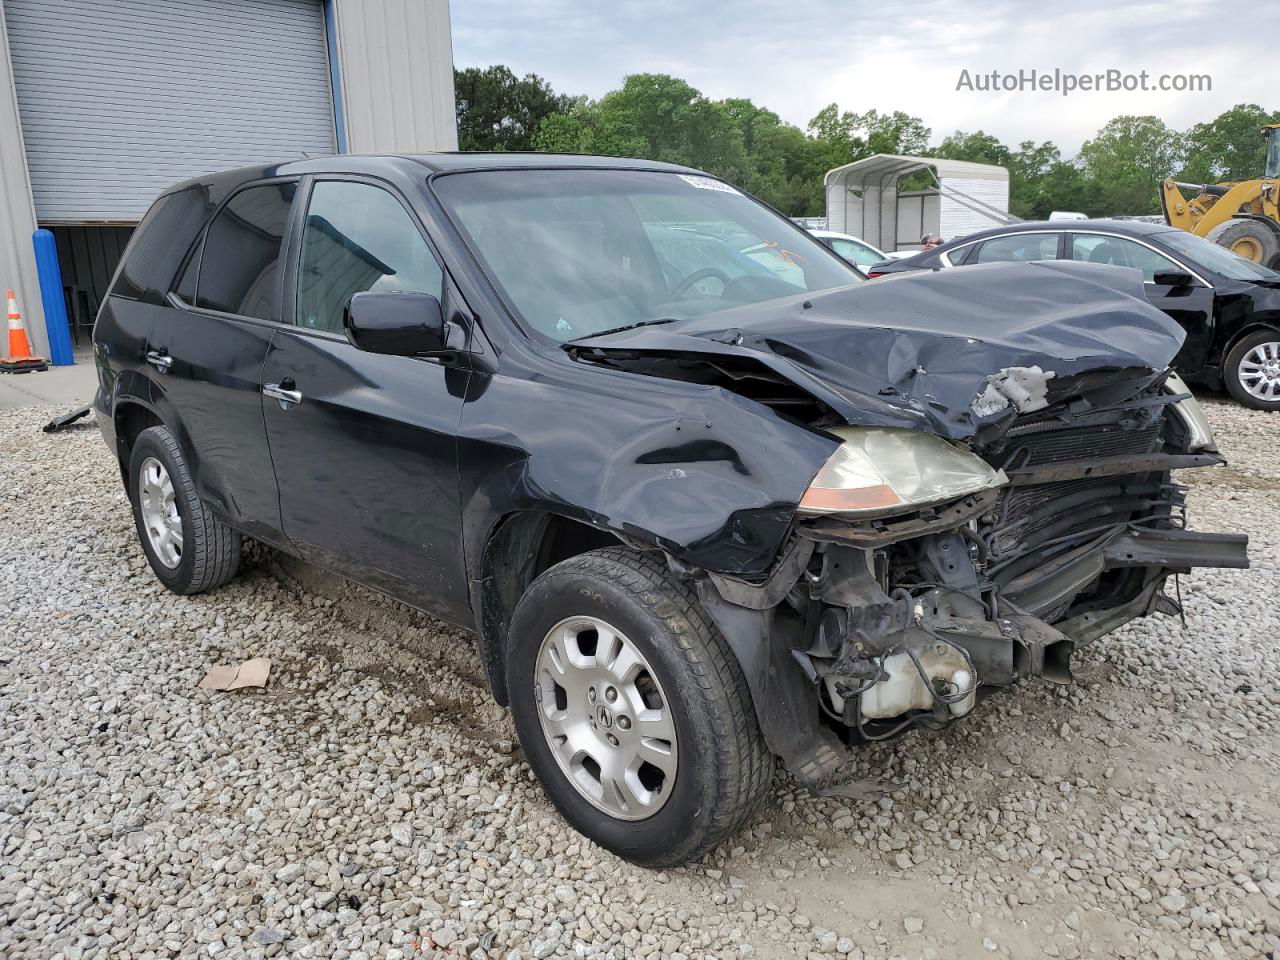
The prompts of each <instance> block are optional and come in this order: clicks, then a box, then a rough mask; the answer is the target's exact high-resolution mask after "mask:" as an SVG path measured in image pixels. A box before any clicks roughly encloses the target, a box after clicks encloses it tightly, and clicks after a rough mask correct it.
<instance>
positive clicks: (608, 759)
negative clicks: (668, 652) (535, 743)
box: [534, 616, 677, 820]
mask: <svg viewBox="0 0 1280 960" xmlns="http://www.w3.org/2000/svg"><path fill="white" fill-rule="evenodd" d="M534 699H535V700H536V702H537V704H538V717H539V719H540V720H541V722H542V732H543V735H544V736H545V737H546V739H547V744H548V745H549V746H550V748H551V752H552V754H553V755H554V756H555V758H556V762H557V763H558V764H559V766H560V769H561V771H562V772H563V773H564V774H565V776H566V777H567V778H568V780H569V782H570V783H571V784H573V786H574V789H576V790H577V791H578V793H579V794H581V795H582V796H583V797H584V798H585V799H586V800H587V801H588V802H590V803H591V804H592V805H593V806H595V807H596V808H597V809H599V810H602V811H604V812H605V813H607V814H609V816H611V817H616V818H617V819H619V820H642V819H644V818H646V817H650V816H653V814H655V813H657V812H658V811H659V810H660V809H661V808H662V806H663V805H664V804H665V803H666V802H667V800H668V799H669V798H670V796H671V792H672V789H673V787H674V786H675V779H676V766H677V755H676V754H677V750H676V729H675V721H674V718H673V716H672V711H671V706H670V703H669V702H668V700H667V697H666V694H665V693H664V692H663V690H662V685H661V684H660V683H659V682H658V678H657V676H656V675H655V673H654V671H653V669H652V667H650V665H649V662H648V660H646V659H645V657H644V655H643V654H642V653H641V652H640V650H639V649H638V648H637V647H636V645H635V644H634V643H632V642H631V641H630V640H629V639H628V638H627V637H626V636H624V635H623V634H622V633H621V632H620V631H618V630H617V629H615V628H614V627H612V626H610V625H609V624H607V623H605V622H604V621H603V620H599V619H597V618H595V617H586V616H584V617H571V618H569V619H567V620H562V621H560V623H558V624H556V625H555V626H554V627H552V628H551V630H550V631H548V633H547V635H546V636H545V637H544V638H543V640H542V646H541V647H540V648H539V650H538V659H537V674H536V676H535V677H534Z"/></svg>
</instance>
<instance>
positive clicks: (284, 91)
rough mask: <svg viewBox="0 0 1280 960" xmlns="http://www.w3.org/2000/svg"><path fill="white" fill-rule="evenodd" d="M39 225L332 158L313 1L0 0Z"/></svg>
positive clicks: (130, 213) (122, 211) (319, 18)
mask: <svg viewBox="0 0 1280 960" xmlns="http://www.w3.org/2000/svg"><path fill="white" fill-rule="evenodd" d="M3 2H4V11H5V18H6V20H7V22H8V35H9V49H10V54H11V57H12V61H13V75H14V86H15V87H16V89H17V95H18V110H19V112H20V114H21V117H22V133H23V139H24V141H25V146H26V152H27V164H28V168H29V169H30V173H31V187H32V192H33V194H34V196H35V206H36V217H37V219H38V220H40V221H41V222H42V223H85V222H94V221H98V222H101V221H111V222H120V223H129V222H134V221H137V220H139V219H140V218H141V217H142V214H143V213H144V212H145V211H146V209H147V207H148V205H149V204H150V203H151V201H152V200H153V199H155V197H156V195H157V194H158V193H159V192H160V191H161V190H162V189H164V188H165V187H167V186H169V185H170V184H172V183H176V182H177V181H179V180H185V179H187V178H189V177H194V176H199V175H201V174H205V173H210V172H213V171H215V170H222V169H226V168H229V167H236V166H243V165H245V164H251V163H258V162H264V161H272V160H289V159H297V158H299V157H301V156H303V155H304V154H310V155H320V154H326V153H332V152H334V149H335V144H334V128H333V106H332V102H331V99H330V87H329V63H328V56H327V45H326V40H325V22H324V7H323V4H322V3H321V2H320V0H111V2H103V0H3Z"/></svg>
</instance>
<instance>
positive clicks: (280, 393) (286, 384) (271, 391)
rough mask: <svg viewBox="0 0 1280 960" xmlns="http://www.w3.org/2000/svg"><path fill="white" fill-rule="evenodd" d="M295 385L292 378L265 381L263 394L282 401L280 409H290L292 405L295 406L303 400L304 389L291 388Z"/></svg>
mask: <svg viewBox="0 0 1280 960" xmlns="http://www.w3.org/2000/svg"><path fill="white" fill-rule="evenodd" d="M293 386H294V383H293V381H292V380H284V381H282V382H281V383H264V384H263V385H262V394H263V396H266V397H271V398H272V399H274V400H279V401H280V409H281V410H288V409H289V408H290V407H291V406H295V405H297V404H299V403H301V402H302V391H301V390H294V389H291V388H292V387H293Z"/></svg>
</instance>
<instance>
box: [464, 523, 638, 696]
mask: <svg viewBox="0 0 1280 960" xmlns="http://www.w3.org/2000/svg"><path fill="white" fill-rule="evenodd" d="M619 545H622V546H631V547H635V546H636V544H635V543H634V542H633V541H628V540H627V539H625V538H624V537H622V536H621V535H619V534H617V533H614V532H613V531H611V530H607V529H604V528H601V527H594V526H592V525H591V524H588V523H584V522H583V521H581V520H576V519H574V518H572V517H568V516H565V515H563V514H558V513H553V512H550V511H545V510H518V511H514V512H512V513H508V514H506V515H505V516H503V517H502V518H501V519H499V520H498V521H497V522H496V523H495V524H494V525H493V527H492V528H491V530H490V531H489V535H488V537H487V538H486V540H485V542H484V548H483V552H482V555H481V557H480V559H479V565H478V570H477V573H478V579H472V582H471V607H472V612H473V614H474V616H475V621H476V625H477V627H478V646H479V652H480V657H481V659H482V660H483V661H484V667H485V673H486V674H487V675H488V678H489V686H490V689H491V691H492V693H493V696H494V699H495V700H497V701H498V703H499V704H501V705H503V706H506V705H507V700H508V696H507V676H506V651H507V629H508V626H509V624H510V623H511V615H512V613H513V612H514V611H515V607H516V604H517V603H518V602H519V600H520V598H521V597H522V596H523V595H524V592H525V590H527V589H528V587H529V584H531V583H532V582H533V581H534V580H535V579H536V578H537V577H538V576H539V575H540V574H541V573H542V572H543V571H544V570H546V569H548V568H549V567H552V566H554V565H555V564H557V563H559V562H560V561H562V560H568V559H569V558H570V557H575V556H579V555H580V554H583V553H587V552H588V551H591V550H596V549H599V548H601V547H616V546H619Z"/></svg>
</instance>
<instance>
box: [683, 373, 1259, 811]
mask: <svg viewBox="0 0 1280 960" xmlns="http://www.w3.org/2000/svg"><path fill="white" fill-rule="evenodd" d="M1114 379H1115V374H1114V373H1113V374H1112V385H1111V387H1110V388H1109V389H1108V390H1106V391H1102V392H1101V394H1100V393H1098V392H1096V391H1095V392H1089V391H1085V393H1083V394H1081V393H1077V394H1075V395H1074V396H1073V397H1072V398H1071V399H1069V400H1066V401H1062V402H1059V403H1056V404H1051V403H1043V402H1042V403H1035V402H1034V401H1029V400H1027V399H1025V398H1023V399H1021V403H1022V410H1023V412H1021V413H1019V415H1018V416H1017V417H1016V418H1015V419H1014V420H1013V421H1012V422H1011V424H1010V425H1009V426H1008V428H1007V429H1006V430H1004V431H1002V432H1001V433H1000V434H999V435H998V436H995V437H989V438H987V439H986V440H985V442H982V443H974V445H973V447H972V449H973V450H974V452H976V453H978V454H979V455H980V456H981V457H982V459H983V460H985V461H986V462H987V463H988V464H989V465H990V466H991V467H992V468H994V469H996V470H998V471H1000V472H1001V474H1002V476H1003V477H1004V478H1006V480H1007V482H1004V483H1002V484H1001V485H1000V486H998V487H996V488H993V489H986V490H982V491H979V492H977V493H974V494H971V495H969V496H965V497H961V498H958V499H956V500H952V501H950V502H946V503H942V504H937V505H935V506H930V507H927V508H924V509H921V510H918V511H914V512H912V513H908V514H903V513H900V512H896V513H893V514H892V515H886V516H884V517H878V518H876V517H873V518H871V519H866V520H855V521H850V520H845V519H840V518H832V517H816V518H813V519H811V520H808V521H805V522H802V523H801V524H800V525H799V526H798V527H797V530H796V536H795V539H794V540H793V542H792V544H791V547H790V549H789V551H788V553H787V555H786V557H784V559H783V561H782V562H781V563H780V564H779V566H778V568H777V569H776V570H775V573H774V575H773V576H772V577H771V578H770V580H769V581H768V582H767V583H765V584H764V585H762V586H758V587H752V586H748V585H747V584H745V583H742V582H739V581H736V580H733V579H731V578H727V577H722V576H714V575H712V576H710V577H708V578H707V579H706V581H705V583H704V586H703V600H704V603H705V604H706V605H707V606H708V608H709V609H710V610H712V612H713V616H715V617H716V619H717V620H718V621H722V629H723V628H724V625H726V624H727V625H729V629H730V630H736V629H739V628H740V626H741V621H742V620H743V619H744V617H743V614H745V612H746V611H747V610H751V611H753V613H754V615H756V616H763V617H764V618H766V619H767V620H768V621H769V628H768V629H769V633H770V635H771V636H772V638H773V649H774V651H775V653H774V661H775V662H774V663H772V664H771V665H770V666H769V667H768V676H767V677H766V678H764V679H765V685H766V686H769V685H772V687H773V689H772V691H771V692H769V693H768V694H766V696H767V697H768V698H769V700H770V706H769V709H770V710H773V711H775V712H780V711H781V710H782V707H781V705H780V703H778V702H776V701H778V700H781V699H785V698H787V697H788V696H791V697H796V696H803V697H804V698H805V699H806V700H807V701H808V705H804V704H801V703H796V702H794V701H793V702H792V704H791V707H792V709H793V710H794V711H795V715H793V717H792V719H791V721H790V723H794V722H795V721H796V720H798V719H807V720H808V723H807V724H804V725H806V726H809V727H810V728H811V729H812V730H814V732H815V733H816V734H817V738H816V739H815V740H814V741H812V742H810V743H809V744H808V745H807V746H802V744H801V743H800V742H799V740H798V739H794V741H793V743H792V748H793V750H794V749H797V748H798V749H800V750H801V752H802V753H803V758H802V759H800V762H799V763H797V764H793V767H792V769H793V772H797V771H798V776H800V778H801V779H802V780H804V781H805V782H806V783H808V785H809V786H811V787H814V788H817V789H822V788H823V787H824V786H826V785H828V784H829V783H830V782H832V781H834V780H836V779H839V774H838V771H839V769H840V768H841V766H842V765H843V760H842V758H841V757H840V751H839V750H837V749H834V742H835V741H841V742H843V743H844V744H846V745H849V744H854V743H858V742H866V741H875V740H883V739H887V738H890V737H893V736H896V735H899V734H902V733H904V732H906V731H908V730H911V729H913V728H918V727H926V728H935V729H936V728H939V727H942V726H945V725H947V724H949V723H952V722H954V721H956V720H957V719H959V718H961V717H963V716H965V715H966V714H968V713H969V712H970V711H971V710H973V708H974V706H975V705H976V704H977V702H978V700H979V698H980V697H981V696H983V695H985V694H986V693H988V692H990V691H991V690H992V689H993V688H998V687H1004V686H1008V685H1009V684H1011V683H1013V682H1014V681H1015V680H1018V679H1020V678H1027V677H1040V678H1043V679H1045V680H1047V681H1050V682H1054V683H1069V682H1070V681H1071V658H1072V655H1073V653H1075V651H1077V650H1078V649H1079V648H1080V647H1082V646H1084V645H1086V644H1088V643H1089V642H1091V641H1092V640H1094V639H1096V638H1097V637H1099V636H1101V635H1102V634H1104V633H1106V632H1108V631H1110V630H1112V629H1115V628H1116V627H1117V626H1119V625H1120V624H1122V623H1124V622H1126V621H1128V620H1131V619H1133V618H1135V617H1139V616H1143V615H1146V614H1150V613H1154V612H1161V613H1166V614H1177V613H1179V612H1180V610H1181V608H1180V606H1179V604H1178V602H1177V600H1176V599H1174V598H1173V597H1171V596H1169V595H1168V594H1166V592H1165V589H1164V588H1165V586H1166V583H1167V582H1168V581H1169V578H1170V577H1173V576H1176V575H1177V574H1179V573H1185V572H1188V571H1189V570H1190V569H1191V568H1192V567H1197V566H1225V567H1244V566H1247V563H1248V562H1247V559H1246V553H1245V546H1246V544H1247V539H1248V538H1247V537H1246V536H1244V535H1241V534H1211V533H1192V532H1189V531H1188V530H1187V529H1186V516H1185V497H1184V490H1183V488H1182V487H1180V486H1179V485H1178V484H1177V483H1176V482H1174V481H1173V479H1172V475H1171V471H1172V470H1174V469H1177V468H1183V467H1202V466H1213V465H1216V464H1219V463H1221V462H1222V461H1221V459H1220V458H1219V457H1218V456H1217V454H1216V452H1214V450H1213V449H1212V448H1211V443H1210V444H1206V443H1205V442H1204V441H1203V439H1202V438H1200V437H1198V436H1197V426H1196V424H1195V423H1194V422H1192V421H1191V420H1190V419H1189V417H1188V415H1187V414H1185V413H1184V410H1183V409H1182V408H1180V407H1179V406H1178V403H1179V401H1180V400H1182V399H1185V398H1186V397H1187V394H1186V393H1185V392H1184V390H1185V388H1184V387H1183V386H1182V384H1181V382H1180V381H1178V380H1177V379H1176V377H1173V378H1172V381H1170V380H1169V379H1166V378H1165V377H1161V378H1158V379H1156V380H1154V381H1149V382H1146V383H1145V384H1144V385H1143V386H1141V387H1140V388H1139V389H1136V390H1133V389H1132V383H1133V382H1132V381H1130V384H1131V391H1132V392H1130V393H1128V394H1127V395H1126V394H1125V393H1124V392H1123V391H1121V396H1120V397H1119V398H1117V397H1116V393H1117V391H1116V390H1115V388H1114ZM1139 382H1140V383H1141V382H1142V381H1139ZM1027 407H1031V408H1032V409H1031V410H1027V409H1026V408H1027ZM775 598H776V605H774V604H771V603H770V601H773V600H774V599H775ZM734 608H737V610H736V611H735V609H734ZM780 637H786V638H787V639H786V641H785V660H786V661H787V662H786V663H785V665H784V664H783V663H781V662H777V661H778V660H780V659H782V658H781V657H779V653H781V652H782V651H781V650H780V649H779V647H778V646H777V644H778V643H779V638H780ZM795 678H800V679H799V682H793V680H794V679H795ZM802 690H803V693H801V691H802ZM781 729H782V725H778V726H775V728H774V732H775V735H777V734H779V733H780V731H781ZM766 736H768V733H766ZM785 738H786V739H789V740H793V738H795V733H794V729H792V730H791V731H788V732H787V733H786V734H785ZM824 741H825V742H824ZM782 752H783V755H784V756H787V752H786V751H785V750H784V751H782Z"/></svg>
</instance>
